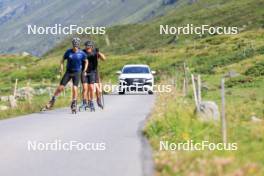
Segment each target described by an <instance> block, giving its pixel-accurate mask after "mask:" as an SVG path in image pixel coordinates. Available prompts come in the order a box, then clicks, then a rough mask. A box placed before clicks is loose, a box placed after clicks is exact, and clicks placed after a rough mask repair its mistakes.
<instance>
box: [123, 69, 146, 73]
mask: <svg viewBox="0 0 264 176" xmlns="http://www.w3.org/2000/svg"><path fill="white" fill-rule="evenodd" d="M123 73H125V74H137V73H146V74H147V73H149V68H148V67H125V68H124V69H123Z"/></svg>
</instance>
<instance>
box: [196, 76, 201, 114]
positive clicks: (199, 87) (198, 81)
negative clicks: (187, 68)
mask: <svg viewBox="0 0 264 176" xmlns="http://www.w3.org/2000/svg"><path fill="white" fill-rule="evenodd" d="M201 86H202V82H201V75H198V80H197V87H198V88H197V95H198V106H199V110H200V105H201V102H202V89H201Z"/></svg>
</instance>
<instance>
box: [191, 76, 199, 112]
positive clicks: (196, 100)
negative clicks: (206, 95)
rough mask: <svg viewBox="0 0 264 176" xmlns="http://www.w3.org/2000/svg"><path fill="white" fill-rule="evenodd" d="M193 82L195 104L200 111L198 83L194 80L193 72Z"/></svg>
mask: <svg viewBox="0 0 264 176" xmlns="http://www.w3.org/2000/svg"><path fill="white" fill-rule="evenodd" d="M192 84H193V95H194V100H195V105H196V109H197V111H198V112H199V111H200V108H199V104H198V98H197V91H196V85H195V80H194V76H193V74H192Z"/></svg>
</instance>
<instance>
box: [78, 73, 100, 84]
mask: <svg viewBox="0 0 264 176" xmlns="http://www.w3.org/2000/svg"><path fill="white" fill-rule="evenodd" d="M96 82H97V72H96V71H92V72H89V73H87V75H86V76H84V75H83V76H82V83H83V84H84V83H87V84H94V83H96Z"/></svg>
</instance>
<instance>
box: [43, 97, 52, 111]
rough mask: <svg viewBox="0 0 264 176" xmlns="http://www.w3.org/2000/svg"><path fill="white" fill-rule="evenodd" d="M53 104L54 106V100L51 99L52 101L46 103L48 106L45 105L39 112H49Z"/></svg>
mask: <svg viewBox="0 0 264 176" xmlns="http://www.w3.org/2000/svg"><path fill="white" fill-rule="evenodd" d="M54 104H55V99H54V98H52V99H51V100H50V101H49V102H48V104H46V105H45V107H43V108H42V109H41V110H40V111H49V110H51V109H52V107H53V106H54Z"/></svg>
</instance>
